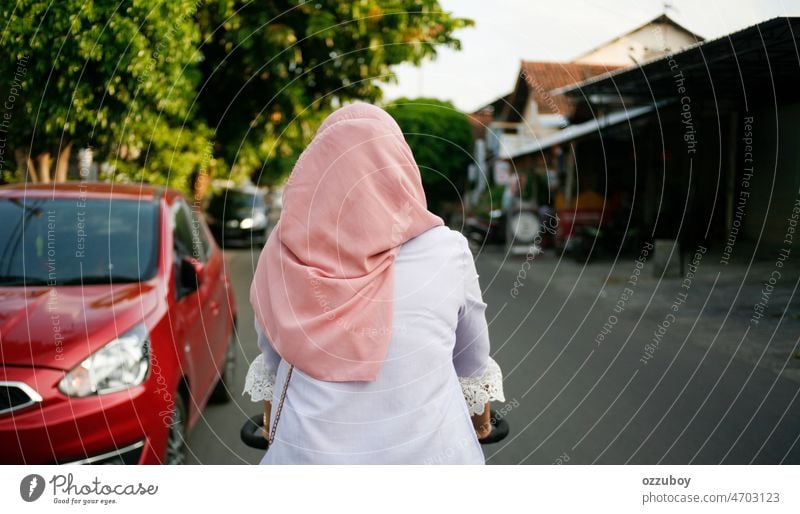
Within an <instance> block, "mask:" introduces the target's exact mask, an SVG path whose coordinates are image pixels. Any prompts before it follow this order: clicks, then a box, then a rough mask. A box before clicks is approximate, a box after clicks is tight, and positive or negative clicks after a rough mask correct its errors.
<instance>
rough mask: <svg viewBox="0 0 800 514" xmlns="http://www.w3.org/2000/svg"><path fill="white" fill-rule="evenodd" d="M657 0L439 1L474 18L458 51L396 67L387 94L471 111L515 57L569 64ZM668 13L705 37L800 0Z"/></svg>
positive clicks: (720, 3) (674, 3)
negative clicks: (431, 100) (447, 103)
mask: <svg viewBox="0 0 800 514" xmlns="http://www.w3.org/2000/svg"><path fill="white" fill-rule="evenodd" d="M664 4H665V2H663V1H661V0H440V5H441V6H442V8H443V9H444V10H445V11H447V12H450V13H452V14H453V15H454V16H457V17H465V18H470V19H472V20H474V21H475V25H474V26H473V27H470V28H467V29H463V30H460V31H457V32H456V37H458V38H459V39H460V40H461V43H462V49H461V51H454V50H450V49H448V48H442V49H440V50H439V55H438V56H437V57H436V59H435V60H433V61H428V62H426V63H424V64H423V65H422V66H420V67H414V66H411V65H399V66H396V67H395V72H396V73H397V77H398V83H397V84H396V85H395V84H388V85H385V86H384V94H385V99H386V100H387V101H388V100H392V99H394V98H398V97H403V96H405V97H411V98H413V97H418V96H427V97H433V98H439V99H443V100H451V101H452V102H453V103H454V104H455V105H456V107H458V108H459V109H462V110H464V111H467V112H470V111H473V110H475V109H477V108H478V107H480V106H482V105H485V104H486V103H488V102H490V101H492V100H494V99H495V98H497V97H499V96H502V95H504V94H505V93H508V92H509V91H510V90H511V89H512V87H513V86H514V82H515V80H516V77H517V73H518V71H519V65H520V61H521V60H523V59H525V60H540V61H569V60H571V59H573V58H575V57H577V56H578V55H579V54H581V53H583V52H584V51H586V50H589V49H591V48H594V47H596V46H598V45H600V44H602V43H605V42H607V41H609V40H611V39H613V38H614V37H616V36H618V35H620V34H622V33H625V32H627V31H629V30H631V29H633V28H635V27H637V26H639V25H642V24H643V23H645V22H647V21H649V20H651V19H653V18H655V17H656V16H659V15H661V14H664V12H665V9H664ZM667 4H668V5H669V6H670V7H668V8H667V10H666V13H667V14H668V15H669V16H670V17H671V18H672V19H674V20H675V21H677V22H678V23H680V24H681V25H683V26H684V27H686V28H687V29H689V30H690V31H692V32H694V33H696V34H699V35H700V36H702V37H704V38H706V39H714V38H717V37H720V36H724V35H725V34H728V33H730V32H734V31H736V30H739V29H742V28H744V27H748V26H750V25H753V24H756V23H759V22H761V21H764V20H768V19H770V18H774V17H776V16H800V0H727V1H725V0H671V1H670V2H667Z"/></svg>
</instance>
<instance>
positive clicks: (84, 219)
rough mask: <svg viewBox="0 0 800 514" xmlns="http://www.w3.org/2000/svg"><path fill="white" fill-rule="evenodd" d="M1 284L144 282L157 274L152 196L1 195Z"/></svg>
mask: <svg viewBox="0 0 800 514" xmlns="http://www.w3.org/2000/svg"><path fill="white" fill-rule="evenodd" d="M0 220H2V223H0V286H21V285H49V286H58V285H81V284H83V285H89V284H107V283H117V282H120V283H125V282H140V281H144V280H149V279H151V278H153V276H155V273H156V268H157V257H158V252H157V249H158V240H159V239H158V238H159V233H158V232H159V231H158V223H157V222H158V209H157V204H156V203H155V202H154V201H152V200H147V201H140V200H132V199H108V198H55V199H53V198H37V197H19V198H0Z"/></svg>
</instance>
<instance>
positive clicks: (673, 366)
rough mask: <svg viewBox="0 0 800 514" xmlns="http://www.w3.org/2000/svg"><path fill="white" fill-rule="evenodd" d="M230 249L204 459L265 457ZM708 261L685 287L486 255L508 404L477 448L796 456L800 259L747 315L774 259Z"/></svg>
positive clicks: (577, 457)
mask: <svg viewBox="0 0 800 514" xmlns="http://www.w3.org/2000/svg"><path fill="white" fill-rule="evenodd" d="M227 256H228V260H229V269H230V273H231V275H232V278H233V284H234V287H235V288H236V294H237V300H238V306H239V339H238V340H239V347H238V359H239V360H238V364H239V365H238V368H237V375H236V389H237V390H236V391H235V393H234V397H235V400H234V401H233V402H231V403H229V404H227V405H222V406H216V405H214V406H209V407H208V408H207V409H206V411H205V413H204V418H203V419H202V420H201V421H200V423H199V424H198V425H197V426H196V427H195V429H194V430H193V432H192V434H191V436H190V447H191V451H192V457H191V458H190V461H191V462H196V463H203V464H222V463H226V464H227V463H230V464H234V463H257V462H258V461H259V460H260V458H261V455H262V452H261V451H257V450H251V449H249V448H247V447H245V446H244V445H243V444H242V443H241V442H240V441H239V428H240V426H241V424H242V423H243V421H244V419H245V418H246V417H247V416H248V415H250V414H254V413H257V412H259V409H260V405H259V404H257V403H252V402H250V401H249V397H245V396H242V395H241V390H242V387H243V384H244V376H245V373H246V370H247V364H248V363H249V362H250V361H251V360H252V359H253V358H254V357H255V356H256V355H257V354H258V348H257V346H256V343H255V332H254V329H253V316H252V312H251V311H250V309H249V305H248V301H247V293H248V288H249V284H250V278H251V276H252V269H253V267H254V265H255V259H256V257H257V253H251V252H250V251H248V250H236V251H228V252H227ZM718 260H719V259H717V258H715V257H714V256H712V255H710V254H708V255H705V256H703V259H702V260H701V261H700V262H699V263H698V264H699V265H698V268H697V271H696V274H695V276H694V277H693V278H692V279H691V280H690V281H689V282H688V283H687V282H685V281H683V280H682V279H680V278H658V277H655V276H654V275H653V273H652V269H651V267H650V266H651V265H650V264H649V263H647V264H646V265H645V266H644V267H643V268H642V269H641V270H640V273H639V274H638V275H636V279H635V280H634V281H633V283H634V284H635V285H632V284H631V282H630V281H631V277H632V275H633V274H634V273H635V269H636V268H637V266H636V265H635V263H634V261H633V260H632V259H626V260H623V261H619V262H617V263H616V264H613V263H610V262H609V263H596V264H590V265H579V264H576V263H574V262H572V261H567V260H563V259H557V258H556V257H555V256H553V255H549V254H545V255H544V256H542V257H540V258H537V259H536V260H535V261H534V262H533V264H532V266H531V267H530V269H528V268H527V266H525V267H524V268H523V266H522V263H523V262H524V261H525V258H524V256H523V257H514V258H509V257H507V256H506V255H505V254H504V253H503V252H501V251H500V250H498V249H493V250H487V251H484V252H482V253H481V254H480V255H479V257H478V259H477V265H478V272H479V274H480V277H481V278H480V279H481V285H482V288H483V290H484V299H485V301H486V303H487V304H488V305H489V307H488V311H487V316H488V319H489V323H490V334H491V338H492V348H493V349H492V352H493V355H494V358H495V360H497V361H498V363H499V364H500V366H501V367H502V368H503V370H504V374H505V381H504V384H505V395H506V400H507V401H506V404H505V405H499V404H498V405H496V407H497V408H503V410H504V411H505V413H506V417H507V419H508V421H509V423H510V425H511V430H512V432H511V434H510V436H509V437H508V438H507V439H506V440H505V441H503V442H501V443H498V444H495V445H492V446H486V447H484V451H485V453H486V457H487V462H488V463H491V464H548V463H556V464H560V463H565V464H590V463H600V464H623V463H631V464H655V463H663V464H686V463H694V464H716V463H729V464H745V463H779V462H783V463H795V464H796V463H800V444H798V438H799V437H800V421H798V420H800V401H798V393H800V359H798V358H797V356H798V355H799V354H798V353H797V351H798V343H799V342H800V315H799V314H800V301H799V300H798V297H797V294H796V293H797V291H796V286H797V284H798V279H799V278H800V268H799V267H798V266H796V264H797V263H796V262H795V263H794V267H793V268H784V269H783V273H782V274H781V278H780V280H779V281H778V283H777V284H774V288H773V290H772V291H771V292H770V294H769V295H768V297H767V300H766V305H765V306H764V309H763V310H764V314H763V316H762V317H761V318H760V319H759V320H758V323H755V322H754V321H752V320H751V318H752V317H753V313H754V306H755V305H756V304H758V303H759V302H760V301H763V300H764V295H763V293H762V290H763V289H764V283H765V281H766V280H767V279H768V278H769V276H770V273H771V271H772V270H773V269H774V262H763V263H756V264H755V265H753V266H751V267H750V268H749V269H748V268H746V267H745V266H744V265H728V266H722V265H720V264H719V263H718ZM521 269H524V272H523V273H520V270H521ZM789 269H791V270H792V271H789ZM743 277H744V279H743ZM515 281H516V286H515ZM626 288H628V291H626ZM631 291H632V293H631ZM615 308H616V310H615ZM604 326H605V328H604Z"/></svg>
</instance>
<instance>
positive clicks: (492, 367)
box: [244, 226, 505, 464]
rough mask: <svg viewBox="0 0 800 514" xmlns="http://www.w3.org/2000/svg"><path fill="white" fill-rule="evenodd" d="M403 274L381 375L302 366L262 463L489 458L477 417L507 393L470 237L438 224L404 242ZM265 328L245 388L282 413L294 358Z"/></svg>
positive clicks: (398, 271) (398, 266) (399, 268)
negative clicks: (336, 377) (287, 357)
mask: <svg viewBox="0 0 800 514" xmlns="http://www.w3.org/2000/svg"><path fill="white" fill-rule="evenodd" d="M394 272H395V293H394V294H395V303H394V323H393V325H394V326H393V332H392V338H391V341H390V343H389V350H388V354H387V357H386V361H385V362H384V363H383V366H382V368H381V371H380V373H379V375H378V379H377V380H375V381H373V382H325V381H321V380H316V379H314V378H312V377H310V376H308V375H306V374H305V373H303V372H302V371H300V370H299V369H297V368H295V370H294V372H293V374H292V379H291V382H290V383H289V387H288V390H287V394H286V399H285V402H284V406H283V411H282V413H281V418H280V421H279V423H278V428H277V431H276V435H275V441H274V442H273V444H272V446H271V447H270V448H269V450H268V451H267V452H266V454H265V455H264V457H263V458H262V460H261V463H262V464H483V463H484V457H483V452H482V451H481V448H480V444H479V443H478V440H477V437H476V435H475V430H474V428H473V426H472V421H471V420H470V415H472V414H480V413H482V412H483V409H484V405H485V404H486V402H488V401H492V400H497V401H501V402H502V401H505V398H504V396H503V377H502V373H501V371H500V367H499V366H498V365H497V363H496V362H495V361H494V360H493V359H492V358H491V357H490V356H489V334H488V328H487V325H486V315H485V309H486V304H485V303H484V302H483V300H482V298H481V290H480V285H479V283H478V274H477V272H476V269H475V263H474V262H473V260H472V253H471V252H470V250H469V245H468V243H467V240H466V239H465V238H464V236H463V235H461V234H460V233H459V232H455V231H453V230H450V229H449V228H447V227H443V226H440V227H436V228H433V229H430V230H428V231H427V232H425V233H423V234H421V235H419V236H417V237H416V238H414V239H411V240H409V241H407V242H406V243H405V244H403V246H402V247H401V248H400V251H399V252H398V254H397V257H396V260H395V266H394ZM256 331H257V332H258V346H259V348H260V349H261V354H260V355H259V356H258V357H256V358H255V360H253V362H252V364H251V365H250V369H249V370H248V373H247V378H246V379H245V387H244V390H245V392H248V393H250V397H251V400H252V401H254V402H261V401H262V400H270V401H272V405H273V408H272V416H273V419H274V416H275V411H276V410H277V402H278V399H279V397H280V393H281V390H282V389H283V381H284V380H285V378H286V372H287V371H288V365H287V364H286V362H285V361H283V360H282V359H281V358H280V356H279V355H278V354H277V353H276V352H275V350H274V349H273V348H272V346H271V345H270V343H269V341H268V340H267V338H266V337H265V336H264V334H263V332H262V331H261V329H260V327H259V326H258V323H256ZM273 419H271V420H270V425H271V423H272V421H273Z"/></svg>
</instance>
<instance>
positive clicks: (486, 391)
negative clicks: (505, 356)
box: [458, 357, 506, 416]
mask: <svg viewBox="0 0 800 514" xmlns="http://www.w3.org/2000/svg"><path fill="white" fill-rule="evenodd" d="M458 381H459V383H460V384H461V391H462V392H463V393H464V400H465V401H466V402H467V408H468V409H469V414H470V416H472V415H475V414H483V408H484V406H485V405H486V402H489V401H492V400H497V401H500V402H504V401H506V398H505V396H504V395H503V372H502V371H501V370H500V366H498V365H497V363H496V362H495V361H494V359H492V358H491V357H489V362H488V363H487V364H486V370H484V372H483V374H482V375H481V376H478V377H458Z"/></svg>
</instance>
